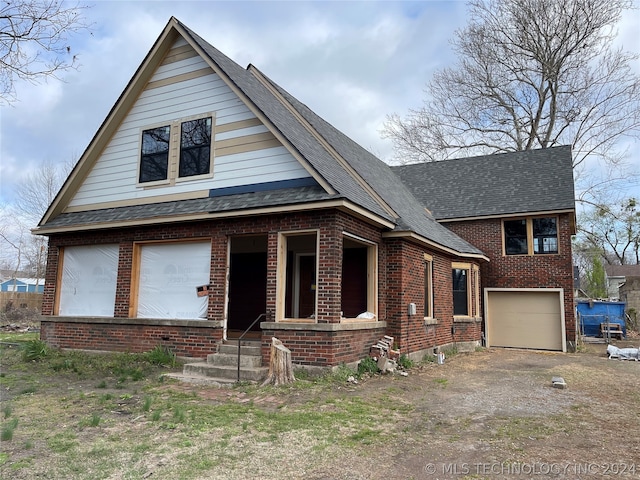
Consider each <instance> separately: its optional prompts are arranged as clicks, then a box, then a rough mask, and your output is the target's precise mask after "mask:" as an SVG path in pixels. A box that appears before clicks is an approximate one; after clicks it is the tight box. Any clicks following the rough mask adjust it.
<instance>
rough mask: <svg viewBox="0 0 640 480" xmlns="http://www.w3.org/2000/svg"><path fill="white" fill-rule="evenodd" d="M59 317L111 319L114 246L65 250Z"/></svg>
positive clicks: (113, 293) (113, 284)
mask: <svg viewBox="0 0 640 480" xmlns="http://www.w3.org/2000/svg"><path fill="white" fill-rule="evenodd" d="M63 255H64V257H63V262H62V285H61V288H60V308H59V309H58V313H59V315H63V316H76V317H77V316H90V317H112V316H113V306H114V303H115V298H116V277H117V274H118V245H91V246H81V247H65V249H64V254H63Z"/></svg>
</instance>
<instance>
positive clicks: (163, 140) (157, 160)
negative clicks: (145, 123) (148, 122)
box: [140, 126, 171, 183]
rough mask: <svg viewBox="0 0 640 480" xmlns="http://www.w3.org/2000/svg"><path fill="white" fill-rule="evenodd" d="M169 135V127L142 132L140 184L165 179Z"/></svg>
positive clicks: (167, 166)
mask: <svg viewBox="0 0 640 480" xmlns="http://www.w3.org/2000/svg"><path fill="white" fill-rule="evenodd" d="M170 134H171V127H169V126H166V127H158V128H152V129H150V130H144V131H143V132H142V152H141V157H140V183H144V182H155V181H157V180H166V179H167V172H168V169H169V140H170Z"/></svg>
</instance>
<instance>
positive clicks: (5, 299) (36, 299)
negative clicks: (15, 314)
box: [0, 292, 42, 311]
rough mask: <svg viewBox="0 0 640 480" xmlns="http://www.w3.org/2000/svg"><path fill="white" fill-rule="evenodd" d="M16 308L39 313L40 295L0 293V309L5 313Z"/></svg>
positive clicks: (40, 307)
mask: <svg viewBox="0 0 640 480" xmlns="http://www.w3.org/2000/svg"><path fill="white" fill-rule="evenodd" d="M16 308H26V309H29V310H37V311H40V310H41V309H42V294H41V293H26V292H0V309H2V311H7V310H11V309H16Z"/></svg>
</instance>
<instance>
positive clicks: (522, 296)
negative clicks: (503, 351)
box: [485, 289, 566, 351]
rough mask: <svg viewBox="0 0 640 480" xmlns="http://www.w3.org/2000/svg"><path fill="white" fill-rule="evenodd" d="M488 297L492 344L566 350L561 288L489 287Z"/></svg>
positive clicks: (488, 323)
mask: <svg viewBox="0 0 640 480" xmlns="http://www.w3.org/2000/svg"><path fill="white" fill-rule="evenodd" d="M485 300H486V302H485V305H486V317H485V318H486V320H487V323H486V326H487V345H488V346H489V347H515V348H531V349H536V350H558V351H565V350H566V343H565V342H564V338H565V329H564V314H563V311H564V307H563V300H562V290H561V289H526V290H514V289H509V290H491V289H487V291H486V296H485Z"/></svg>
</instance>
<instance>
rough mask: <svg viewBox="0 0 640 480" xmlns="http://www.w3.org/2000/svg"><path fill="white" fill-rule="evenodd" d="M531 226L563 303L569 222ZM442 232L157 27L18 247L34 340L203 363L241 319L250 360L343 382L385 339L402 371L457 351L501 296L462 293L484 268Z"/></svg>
mask: <svg viewBox="0 0 640 480" xmlns="http://www.w3.org/2000/svg"><path fill="white" fill-rule="evenodd" d="M553 151H554V152H557V153H555V154H554V156H559V157H562V162H566V158H565V157H567V156H568V157H569V164H570V151H569V150H568V149H553ZM515 157H517V155H514V158H515ZM469 162H472V160H469ZM473 162H475V160H474V161H473ZM474 164H475V163H474ZM563 165H564V163H563ZM558 169H559V170H560V168H558ZM551 175H552V176H553V175H554V172H552V173H551ZM563 178H564V177H563ZM563 188H566V189H571V191H572V188H573V187H572V185H566V184H563ZM462 193H463V192H462V191H461V194H462ZM515 198H516V201H518V197H517V196H516V197H515ZM571 211H572V210H571ZM529 213H530V212H529V211H527V212H526V214H527V215H529ZM550 215H551V218H555V219H556V222H557V223H556V227H557V234H556V247H557V248H559V249H561V250H562V252H561V254H559V255H557V254H554V253H551V252H547V253H548V255H542V256H541V255H537V254H536V255H534V254H531V255H528V256H527V255H525V257H526V259H528V260H530V262H529V263H530V264H531V265H535V264H536V262H539V261H543V262H545V261H547V262H550V260H549V259H550V258H551V257H554V258H557V259H558V261H557V263H558V265H557V269H558V270H559V271H560V270H562V271H563V272H564V271H568V278H569V285H568V290H567V291H568V292H569V295H570V294H571V262H570V252H569V253H567V252H565V251H564V249H565V248H570V246H569V247H567V246H566V245H565V240H566V238H565V236H566V235H569V232H570V230H571V226H570V224H571V221H570V219H569V217H571V214H570V212H569V211H567V212H566V213H560V212H556V213H553V214H550ZM528 218H529V217H528V216H527V217H526V222H527V225H529V223H530V220H528ZM571 219H572V217H571ZM491 222H493V220H490V221H489V224H491V225H492V223H491ZM460 223H461V224H464V222H460ZM498 224H499V225H500V226H501V223H500V221H499V220H498ZM447 227H455V224H452V225H450V224H447ZM550 228H551V227H550V226H549V225H547V226H546V230H545V231H547V233H548V235H547V236H546V237H545V238H547V240H544V241H543V242H542V243H541V245H542V247H541V248H543V249H549V248H550V242H551V241H552V240H551V238H552V237H553V235H552V234H551V233H549V229H550ZM454 230H455V228H446V227H445V226H443V225H442V224H440V223H438V222H437V221H436V220H435V219H434V217H433V216H432V215H431V214H429V213H428V212H427V211H426V210H425V209H424V207H423V205H422V203H421V202H420V201H419V200H418V199H417V198H416V197H415V196H414V195H413V194H412V193H411V191H410V190H409V189H408V188H407V187H406V186H405V184H404V183H403V182H402V181H401V180H400V177H398V176H397V175H396V174H394V173H393V171H392V170H391V169H390V168H389V167H388V166H387V165H386V164H385V163H384V162H382V161H380V160H379V159H377V158H376V157H375V156H373V155H372V154H371V153H369V152H368V151H366V150H364V149H363V148H361V147H360V146H359V145H357V144H356V143H355V142H353V141H352V140H351V139H349V138H348V137H346V136H345V135H344V134H342V133H341V132H339V131H338V130H336V129H335V128H334V127H332V126H331V125H330V124H328V123H327V122H325V121H324V120H322V119H321V118H320V117H318V116H317V115H316V114H314V113H313V112H312V111H311V110H309V109H308V108H307V107H306V106H305V105H304V104H302V103H300V102H299V101H298V100H297V99H295V98H293V97H292V96H291V95H289V94H288V93H287V92H286V91H285V90H283V89H282V88H281V87H279V86H278V85H276V84H275V83H274V82H273V81H271V80H270V79H269V78H267V77H266V76H265V75H264V74H263V73H262V72H260V71H259V70H258V69H256V68H255V67H254V66H253V65H249V66H248V67H247V68H246V69H244V68H242V67H240V66H239V65H237V64H236V63H235V62H233V61H232V60H230V59H229V58H228V57H226V56H224V55H223V54H222V53H221V52H219V51H218V50H216V49H215V48H214V47H212V46H211V45H209V44H208V43H207V42H205V41H204V40H203V39H202V38H200V37H199V36H198V35H196V34H195V33H194V32H192V31H191V30H190V29H188V28H187V27H186V26H184V25H183V24H182V23H180V22H179V21H177V20H176V19H174V18H172V19H171V20H170V21H169V23H168V24H167V26H166V27H165V29H164V31H163V32H162V34H161V35H160V37H159V38H158V40H157V41H156V43H155V44H154V46H153V48H152V49H151V51H150V52H149V54H148V55H147V57H146V58H145V60H144V61H143V63H142V65H141V66H140V68H139V69H138V71H137V72H136V74H135V75H134V77H133V78H132V80H131V82H130V83H129V84H128V86H127V87H126V89H125V91H124V92H123V94H122V95H121V97H120V98H119V100H118V102H117V103H116V105H115V106H114V107H113V109H112V110H111V112H110V113H109V116H108V117H107V118H106V120H105V121H104V123H103V124H102V126H101V127H100V129H99V131H98V132H97V133H96V135H95V137H94V138H93V140H92V141H91V143H90V144H89V146H88V148H87V150H86V151H85V152H84V154H83V155H82V157H81V158H80V160H79V161H78V163H77V165H76V166H75V168H74V169H73V171H72V172H71V174H70V176H69V178H68V179H67V181H66V182H65V184H64V185H63V187H62V189H61V190H60V193H59V194H58V196H57V197H56V198H55V200H54V201H53V203H52V204H51V206H50V207H49V209H48V211H47V212H46V214H45V215H44V217H43V219H42V221H41V223H40V224H39V226H38V227H37V229H36V230H35V233H38V234H42V235H47V236H48V237H49V251H48V259H47V273H46V287H45V293H44V301H43V315H44V318H43V319H42V322H41V337H42V338H43V339H44V340H45V341H46V342H47V343H49V344H50V345H53V346H59V347H65V348H82V349H94V350H120V351H145V350H149V349H152V348H153V347H154V346H156V345H158V344H163V345H166V346H168V347H170V348H171V349H172V350H173V351H174V352H175V353H176V354H177V355H180V356H186V357H205V356H206V355H207V354H210V353H212V352H215V351H216V349H217V348H218V346H219V345H220V344H221V343H223V342H225V341H227V340H229V339H231V338H235V337H237V336H238V335H239V334H240V333H241V332H243V331H244V330H245V329H247V328H249V327H250V325H251V323H252V322H253V321H254V319H258V322H257V323H256V324H255V325H254V326H253V327H252V328H251V330H252V332H251V334H252V335H253V336H254V337H258V338H260V339H261V340H262V356H263V358H264V359H266V358H267V357H268V345H269V343H270V341H271V337H274V336H275V337H277V338H279V339H280V340H282V342H283V343H284V344H285V345H286V346H287V347H288V348H289V349H290V350H291V355H292V359H293V361H294V362H295V363H297V364H301V365H309V366H318V367H327V366H336V365H338V364H341V363H351V362H356V361H358V360H360V359H361V358H363V357H364V356H365V355H367V354H368V352H369V349H370V347H371V345H373V344H375V343H376V342H377V341H378V340H379V339H381V338H382V337H383V336H385V335H389V336H392V337H394V344H395V345H394V346H396V347H397V348H399V349H400V350H401V351H402V352H403V353H408V354H411V355H412V356H413V357H414V358H421V356H422V355H424V354H425V353H432V352H433V351H434V348H437V347H443V346H447V345H456V346H457V347H458V348H459V349H461V350H464V349H467V350H468V349H473V348H474V347H475V346H477V345H479V344H480V342H481V339H482V318H483V314H482V312H483V307H482V305H483V299H482V297H481V290H480V284H481V282H482V283H483V285H484V286H487V287H503V286H504V285H503V283H504V282H499V281H496V283H495V284H493V283H488V282H487V281H486V280H485V279H482V278H481V277H482V275H483V274H482V275H481V272H482V271H484V270H485V269H486V267H488V266H489V270H487V272H488V274H489V275H490V278H492V279H496V278H498V279H499V277H498V276H497V275H496V274H495V273H494V272H493V271H492V270H491V268H492V267H491V263H492V262H493V261H494V260H492V261H491V262H489V263H487V262H488V260H490V256H492V255H494V252H493V250H491V249H489V250H488V252H490V253H489V254H485V253H484V252H483V250H482V248H483V247H481V246H477V245H473V244H472V243H471V242H470V241H468V240H465V239H463V238H462V236H459V235H457V234H456V233H454ZM521 241H523V242H526V239H521ZM492 242H493V243H497V244H501V233H500V232H498V233H497V237H496V238H493V240H492ZM566 255H569V256H568V258H569V263H568V266H567V265H560V259H562V260H565V259H566V258H567V257H566ZM542 257H544V258H542ZM545 259H546V260H545ZM504 260H507V261H510V260H512V258H511V257H510V256H506V257H504ZM496 261H497V262H500V258H499V256H498V257H496ZM536 268H537V267H536ZM542 268H547V264H545V266H543V267H542ZM521 275H523V276H526V275H528V272H527V271H523V272H522V274H521ZM558 275H560V273H558ZM529 283H530V285H531V286H532V287H536V288H538V287H545V288H548V291H549V292H552V293H553V295H554V299H557V298H558V293H557V292H558V290H559V289H561V288H567V287H566V286H561V285H564V283H562V282H560V281H556V279H555V274H552V276H551V277H550V279H544V278H539V277H538V276H536V277H535V279H532V280H531V281H530V282H529ZM560 298H565V303H566V302H567V300H566V294H565V295H562V294H561V295H560ZM489 300H490V302H491V300H492V298H490V299H489ZM569 303H570V302H569ZM563 312H564V310H563ZM555 313H557V312H555ZM572 319H573V317H572V316H570V315H568V314H565V315H564V321H565V322H566V324H567V325H568V326H567V327H566V328H565V329H564V330H563V335H566V339H569V341H573V339H574V338H575V327H574V326H572V325H570V323H571V322H572V321H573V320H572ZM536 321H537V320H536ZM554 328H555V326H554ZM563 328H564V323H563ZM555 333H557V332H555V329H554V333H553V334H554V335H555ZM571 335H573V337H571ZM564 345H565V337H564V336H563V338H562V339H561V341H560V342H559V343H558V342H556V343H554V345H553V348H552V349H555V350H564Z"/></svg>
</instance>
